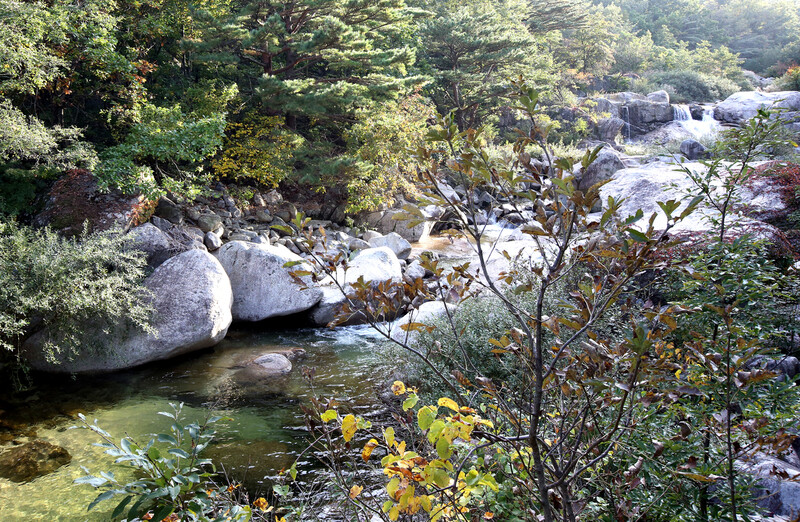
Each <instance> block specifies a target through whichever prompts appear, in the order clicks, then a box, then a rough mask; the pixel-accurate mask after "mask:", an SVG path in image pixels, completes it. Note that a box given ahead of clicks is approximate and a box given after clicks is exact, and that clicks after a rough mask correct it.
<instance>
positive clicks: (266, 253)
mask: <svg viewBox="0 0 800 522" xmlns="http://www.w3.org/2000/svg"><path fill="white" fill-rule="evenodd" d="M215 254H216V256H217V259H219V262H220V263H222V266H223V267H224V268H225V271H226V272H227V273H228V277H229V278H230V281H231V287H232V288H233V318H234V320H237V321H261V320H263V319H268V318H270V317H279V316H285V315H291V314H295V313H298V312H302V311H304V310H308V309H309V308H311V307H312V306H314V305H315V304H317V303H318V302H319V300H320V299H321V298H322V291H321V290H320V289H319V288H318V287H316V286H313V285H312V283H311V281H310V278H309V277H308V276H304V277H303V280H304V281H305V282H306V283H307V284H308V285H309V288H306V289H302V290H301V288H300V286H299V285H298V284H297V283H296V282H295V281H294V279H293V278H292V276H291V275H290V272H292V271H293V270H299V269H301V268H304V267H305V269H309V267H308V266H307V265H297V266H293V267H290V268H287V267H285V266H284V265H286V264H287V263H290V262H296V261H302V260H303V259H302V258H301V257H300V256H298V255H296V254H294V253H292V252H291V251H290V250H289V249H288V248H286V247H284V246H281V245H267V244H264V243H249V242H245V241H231V242H229V243H226V244H225V245H223V246H222V247H221V248H220V249H219V250H217V252H216V253H215Z"/></svg>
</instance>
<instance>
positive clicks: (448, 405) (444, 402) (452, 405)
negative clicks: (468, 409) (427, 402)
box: [439, 397, 458, 412]
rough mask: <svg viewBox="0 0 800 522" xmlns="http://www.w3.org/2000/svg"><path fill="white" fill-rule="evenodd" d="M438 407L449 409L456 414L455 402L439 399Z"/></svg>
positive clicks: (445, 398)
mask: <svg viewBox="0 0 800 522" xmlns="http://www.w3.org/2000/svg"><path fill="white" fill-rule="evenodd" d="M439 406H444V407H445V408H450V409H451V410H453V411H454V412H458V404H456V401H454V400H453V399H448V398H447V397H442V398H441V399H439Z"/></svg>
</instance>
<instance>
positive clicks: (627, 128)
mask: <svg viewBox="0 0 800 522" xmlns="http://www.w3.org/2000/svg"><path fill="white" fill-rule="evenodd" d="M622 108H623V109H624V110H625V111H624V112H625V117H624V120H625V134H626V136H625V138H627V140H628V141H630V139H631V112H630V109H629V108H628V106H627V105H623V106H622Z"/></svg>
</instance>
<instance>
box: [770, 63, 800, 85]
mask: <svg viewBox="0 0 800 522" xmlns="http://www.w3.org/2000/svg"><path fill="white" fill-rule="evenodd" d="M775 87H776V88H777V89H778V90H781V91H800V65H795V66H794V67H790V68H789V69H788V70H787V71H786V73H784V75H783V76H781V77H780V78H778V79H777V80H775Z"/></svg>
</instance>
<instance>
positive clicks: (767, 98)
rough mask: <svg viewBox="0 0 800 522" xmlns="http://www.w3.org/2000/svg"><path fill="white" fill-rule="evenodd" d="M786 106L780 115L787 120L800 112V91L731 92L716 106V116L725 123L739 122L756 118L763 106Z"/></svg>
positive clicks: (768, 107)
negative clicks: (785, 110)
mask: <svg viewBox="0 0 800 522" xmlns="http://www.w3.org/2000/svg"><path fill="white" fill-rule="evenodd" d="M779 107H780V108H784V109H787V112H784V113H783V114H782V115H781V116H780V117H781V118H786V119H787V120H788V119H790V118H792V117H794V116H796V115H797V113H798V112H800V92H797V91H782V92H759V91H747V92H737V93H735V94H731V95H730V96H729V97H728V98H727V99H726V100H725V101H723V102H721V103H719V104H717V106H716V107H715V108H714V118H715V119H717V120H720V121H722V122H725V123H734V124H739V123H742V122H744V121H747V120H749V119H751V118H754V117H755V116H756V114H757V113H758V110H759V109H761V108H767V109H770V108H779Z"/></svg>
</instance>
